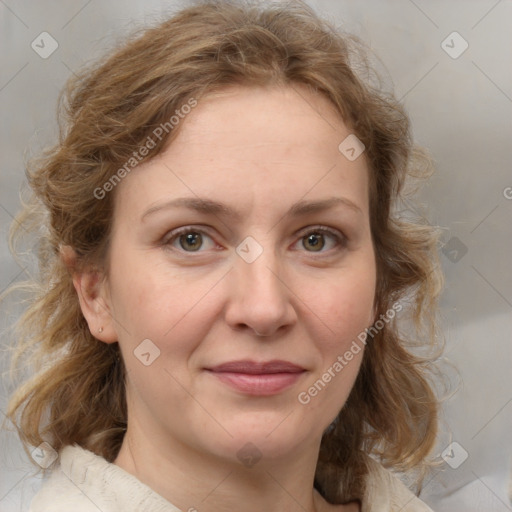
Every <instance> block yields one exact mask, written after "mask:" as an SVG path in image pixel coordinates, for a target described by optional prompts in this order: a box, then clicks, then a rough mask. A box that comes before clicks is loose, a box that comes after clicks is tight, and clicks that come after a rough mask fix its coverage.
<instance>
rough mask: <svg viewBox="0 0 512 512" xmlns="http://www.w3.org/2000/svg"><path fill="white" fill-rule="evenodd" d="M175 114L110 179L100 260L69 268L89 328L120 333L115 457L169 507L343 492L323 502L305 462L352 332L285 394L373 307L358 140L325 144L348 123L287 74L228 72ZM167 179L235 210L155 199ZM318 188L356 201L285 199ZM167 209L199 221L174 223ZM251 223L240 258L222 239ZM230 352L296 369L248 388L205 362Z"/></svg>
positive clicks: (204, 507) (258, 503) (310, 460)
mask: <svg viewBox="0 0 512 512" xmlns="http://www.w3.org/2000/svg"><path fill="white" fill-rule="evenodd" d="M181 122H182V123H184V124H183V126H181V127H180V128H181V131H180V133H179V134H178V136H177V138H176V139H175V141H173V143H172V144H171V145H170V146H169V147H168V148H167V149H166V150H165V152H163V153H162V154H160V155H159V156H157V157H155V158H154V159H152V160H150V161H148V162H146V163H144V164H141V165H139V166H138V167H136V168H135V169H134V170H133V171H132V172H131V173H130V174H129V175H128V176H127V177H126V178H124V180H123V181H122V182H121V183H120V184H119V185H118V186H117V189H116V190H115V194H116V199H115V212H114V222H113V231H112V237H111V245H110V250H109V256H108V258H109V260H108V271H106V272H105V274H104V275H102V274H99V273H98V272H95V271H93V270H90V271H84V272H82V273H80V274H76V275H75V278H74V283H75V287H76V289H77V292H78V294H79V297H80V301H81V306H82V310H83V312H84V315H85V317H86V319H87V321H88V324H89V327H90V329H91V332H92V333H93V334H94V336H96V337H97V338H98V339H99V340H101V341H103V342H105V343H113V342H116V341H118V342H119V344H120V348H121V352H122V355H123V359H124V361H125V365H126V368H127V383H126V385H127V400H128V430H127V434H126V436H125V440H124V443H123V446H122V448H121V451H120V453H119V456H118V458H117V459H116V461H115V463H116V464H118V465H119V466H120V467H122V468H123V469H125V470H126V471H128V472H130V473H132V474H134V475H135V476H137V477H138V478H139V479H140V480H141V481H143V482H144V483H146V484H147V485H149V486H150V487H151V488H153V489H154V490H155V491H156V492H158V493H159V494H161V495H162V496H164V497H165V498H167V499H168V500H169V501H171V502H172V503H173V504H175V505H176V506H177V507H179V508H180V509H182V510H191V509H193V508H195V509H197V510H198V511H200V512H203V511H207V512H217V511H220V510H237V509H239V508H240V506H241V504H243V507H242V508H243V509H244V510H245V511H248V512H251V511H261V510H265V511H270V512H271V511H281V512H282V511H290V512H291V511H304V510H306V511H325V510H347V511H348V510H358V506H357V505H356V504H351V505H336V506H335V505H330V504H328V503H326V502H325V500H323V498H321V496H320V495H319V494H318V493H317V492H316V491H314V490H313V478H314V470H315V465H316V460H317V457H318V450H319V446H320V441H321V437H322V433H323V431H324V430H325V429H326V428H327V426H328V425H329V424H330V423H331V422H332V420H333V419H334V418H335V416H336V415H337V413H338V412H339V410H340V409H341V408H342V406H343V404H344V403H345V401H346V399H347V397H348V394H349V392H350V390H351V388H352V386H353V384H354V382H355V378H356V376H357V373H358V370H359V367H360V363H361V360H362V355H363V350H361V351H360V352H359V353H357V354H355V355H354V357H353V359H352V360H351V361H350V362H349V363H348V364H347V365H346V366H344V367H343V370H342V371H339V372H337V373H335V377H333V378H332V379H331V381H330V382H329V383H328V384H327V385H326V386H325V387H324V388H323V389H322V390H321V391H319V392H318V394H317V395H316V396H314V397H312V398H311V400H310V401H309V403H307V404H305V405H303V404H301V403H300V402H299V401H298V395H299V393H300V392H303V391H307V390H308V388H309V387H310V386H312V385H313V384H314V383H315V381H317V380H318V379H319V378H321V376H322V374H324V372H325V371H326V370H327V369H328V368H329V367H332V365H333V363H334V362H335V361H336V360H337V358H338V356H340V355H343V354H344V353H345V352H346V351H347V350H348V349H349V347H350V346H351V344H352V342H353V340H355V339H356V338H357V335H358V334H359V333H361V332H362V331H363V330H364V329H365V328H366V327H368V326H369V325H371V324H372V322H373V315H374V312H373V307H372V306H373V300H374V294H375V284H376V267H375V255H374V249H373V244H372V240H371V233H370V220H369V208H368V206H369V205H368V168H367V163H366V161H365V158H364V154H363V155H362V156H361V157H359V158H357V159H356V160H355V161H349V160H348V159H347V158H345V156H344V155H343V154H341V153H340V151H339V150H338V145H339V144H340V143H341V141H343V140H344V139H345V138H346V137H347V136H348V135H349V134H350V133H351V132H350V129H349V128H348V127H347V126H345V124H344V123H343V121H342V120H341V118H340V117H339V115H338V114H337V113H336V112H335V110H334V108H333V107H332V106H331V104H330V103H329V102H328V100H327V99H325V98H324V97H322V96H320V95H318V94H314V93H312V92H309V91H308V90H307V89H306V88H304V87H300V86H293V87H290V86H287V87H281V88H278V87H272V88H244V87H232V88H229V89H226V90H224V91H222V92H221V93H217V94H215V95H211V96H209V97H207V98H203V99H202V100H201V101H200V102H199V104H198V106H197V107H195V108H194V109H193V110H192V112H191V113H190V114H188V115H187V117H186V118H185V119H184V120H183V121H181ZM181 197H187V198H196V199H197V198H198V197H200V198H207V199H210V200H214V201H218V202H222V203H225V204H226V205H228V206H229V207H231V208H233V209H234V210H236V211H238V212H239V215H240V217H239V218H236V217H235V216H233V215H224V214H222V213H216V214H206V213H203V212H197V211H193V210H192V209H189V208H185V207H179V208H177V207H163V208H159V207H160V206H162V205H164V204H166V203H168V202H169V201H171V200H173V199H176V198H181ZM332 197H338V198H345V199H346V200H348V201H350V202H352V203H353V204H354V205H355V206H356V208H352V207H349V206H346V205H344V204H338V205H336V206H334V207H332V208H330V209H328V210H325V211H320V212H309V213H305V214H302V215H300V216H288V215H287V212H288V210H289V209H290V207H291V206H292V205H293V204H294V203H296V202H298V201H308V202H310V201H319V200H325V199H329V198H332ZM148 210H152V211H151V212H150V213H148V214H147V215H146V216H145V217H144V218H143V219H142V216H143V215H144V213H145V212H147V211H148ZM318 226H324V227H326V228H330V229H332V230H334V231H335V233H336V234H338V235H339V236H340V237H342V241H341V242H337V240H336V238H335V237H333V236H332V235H331V234H329V233H327V234H324V235H323V236H322V233H320V234H319V235H317V236H316V237H313V243H311V242H310V240H311V238H308V237H310V235H311V234H314V233H315V232H316V233H318ZM181 227H190V231H192V232H193V233H194V232H195V233H197V232H198V230H199V233H200V234H201V233H202V239H201V236H198V235H197V234H196V235H195V237H194V235H193V234H192V242H193V243H190V240H191V239H190V238H188V239H186V237H184V236H182V237H181V239H180V237H179V235H178V236H174V235H175V233H174V232H175V230H176V229H177V228H181ZM248 236H251V237H252V238H253V239H254V240H256V242H257V244H259V247H261V249H262V251H263V252H262V253H261V254H260V255H259V257H258V258H257V259H256V260H255V261H254V262H252V263H247V261H245V260H244V259H243V258H242V257H241V256H240V255H239V254H238V253H237V251H236V249H237V247H238V246H239V244H240V243H241V242H242V241H243V240H244V239H245V238H246V237H248ZM343 237H345V238H346V240H345V242H344V241H343V239H344V238H343ZM187 240H189V244H188V245H187ZM180 242H181V243H182V244H183V245H184V247H185V248H183V245H180ZM315 242H316V245H315ZM322 244H325V245H323V246H322ZM191 247H193V248H195V247H199V249H198V250H196V251H193V250H191V249H190V248H191ZM315 248H316V249H318V248H320V250H315ZM252 250H253V249H250V251H252ZM100 327H103V331H102V332H101V333H99V332H98V329H99V328H100ZM145 339H149V340H151V343H152V344H154V346H156V347H158V350H159V351H160V354H159V357H157V358H156V359H154V361H152V362H151V364H149V365H147V366H146V365H144V364H142V363H141V361H140V360H139V359H138V358H137V357H136V356H135V355H134V351H137V347H138V346H139V344H140V343H141V342H142V340H145ZM146 343H147V342H146ZM148 346H149V347H153V345H148ZM150 351H153V352H152V353H154V349H153V348H151V349H150ZM146 352H147V351H146ZM145 357H146V359H147V356H145ZM152 358H153V356H151V357H150V359H152ZM240 359H249V360H252V361H258V362H261V361H269V360H274V359H279V360H286V361H289V362H292V363H294V364H296V365H299V366H300V367H302V368H303V369H304V371H303V372H302V373H301V374H300V376H299V377H298V379H297V380H296V381H295V382H294V383H293V384H292V385H291V387H289V388H287V389H285V390H283V391H281V392H279V393H277V394H274V395H271V396H258V395H248V394H246V393H243V392H240V391H238V390H236V389H234V388H232V387H230V386H229V385H227V384H225V383H224V382H222V381H221V380H220V379H219V378H218V377H217V376H215V375H213V374H212V373H211V372H209V371H206V370H205V368H211V367H213V366H215V365H218V364H220V363H225V362H228V361H233V360H240ZM247 443H252V445H249V446H250V448H247V447H246V448H245V450H246V451H247V450H249V451H251V450H252V452H251V454H252V455H254V456H255V457H256V456H259V455H261V459H260V460H259V461H257V463H256V464H254V465H253V466H252V467H249V466H247V465H244V464H243V463H241V461H240V459H239V457H238V456H237V453H238V452H239V450H240V449H242V448H243V447H244V446H246V445H247ZM254 447H255V448H254Z"/></svg>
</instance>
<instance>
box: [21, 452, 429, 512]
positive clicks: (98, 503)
mask: <svg viewBox="0 0 512 512" xmlns="http://www.w3.org/2000/svg"><path fill="white" fill-rule="evenodd" d="M366 483H367V485H366V493H365V496H363V500H362V512H399V511H400V512H432V510H431V509H430V508H429V507H428V506H427V505H425V504H424V503H423V502H422V501H420V500H419V499H418V498H417V497H416V496H415V495H414V494H412V493H411V491H409V489H407V487H405V485H404V484H403V483H402V482H401V481H400V480H398V478H396V477H395V476H394V475H393V474H392V473H391V472H390V471H388V470H387V469H385V468H384V467H382V466H381V465H380V464H378V463H376V462H375V463H374V464H372V467H371V471H370V473H369V475H368V480H367V482H366ZM29 512H181V511H180V510H179V509H177V508H176V507H175V506H173V505H172V504H171V503H169V502H168V501H167V500H165V499H164V498H163V497H162V496H160V495H158V494H157V493H156V492H154V491H153V490H152V489H150V488H149V487H148V486H147V485H145V484H143V483H142V482H140V481H139V480H138V479H137V478H136V477H134V476H133V475H131V474H130V473H127V472H126V471H124V470H123V469H121V468H120V467H119V466H116V465H115V464H111V463H109V462H107V461H106V460H105V459H103V458H102V457H99V456H97V455H95V454H94V453H92V452H90V451H87V450H84V449H83V448H81V447H79V446H66V447H65V448H64V449H63V450H62V451H61V454H60V462H59V465H58V466H57V467H56V468H55V469H54V470H53V471H52V473H51V475H50V477H49V478H48V480H46V481H45V483H44V484H43V486H42V488H41V490H40V491H39V492H38V493H37V495H36V496H35V497H34V499H33V500H32V504H31V506H30V509H29ZM185 512H187V511H185Z"/></svg>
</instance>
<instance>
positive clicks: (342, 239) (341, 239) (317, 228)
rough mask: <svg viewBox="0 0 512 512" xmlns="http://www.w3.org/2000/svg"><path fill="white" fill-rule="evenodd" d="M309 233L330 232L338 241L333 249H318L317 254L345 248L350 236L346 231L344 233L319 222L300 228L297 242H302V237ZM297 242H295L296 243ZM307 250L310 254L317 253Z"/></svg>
mask: <svg viewBox="0 0 512 512" xmlns="http://www.w3.org/2000/svg"><path fill="white" fill-rule="evenodd" d="M308 233H322V234H328V235H330V236H331V237H333V238H334V239H335V241H336V247H333V248H332V249H330V250H327V251H317V252H316V254H326V253H330V252H331V251H335V250H340V249H342V248H344V247H345V246H346V245H347V243H348V238H347V237H346V236H345V234H344V233H342V232H341V231H339V230H337V229H334V228H329V227H327V226H324V225H322V224H318V225H314V226H307V227H306V228H303V229H301V230H299V231H298V232H297V233H296V236H299V239H298V240H297V242H300V241H301V240H302V238H304V237H305V236H306V235H307V234H308ZM297 242H294V245H295V244H296V243H297ZM305 252H307V253H308V254H315V251H305Z"/></svg>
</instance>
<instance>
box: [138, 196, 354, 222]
mask: <svg viewBox="0 0 512 512" xmlns="http://www.w3.org/2000/svg"><path fill="white" fill-rule="evenodd" d="M336 206H344V207H345V208H348V209H350V210H352V211H353V212H355V213H358V214H360V215H362V214H363V212H362V210H361V208H359V206H357V205H356V204H355V203H354V202H352V201H351V200H350V199H347V198H345V197H330V198H328V199H322V200H319V201H298V202H297V203H295V204H293V205H292V206H291V208H290V209H289V210H288V212H287V213H286V214H285V217H300V216H303V215H307V214H313V213H319V212H322V211H326V210H330V209H332V208H334V207H336ZM172 208H188V209H190V210H195V211H197V212H199V213H203V214H206V215H215V216H220V217H230V218H232V219H234V220H236V221H239V220H241V219H242V214H241V213H240V212H239V211H237V210H235V209H234V208H232V207H231V206H228V205H227V204H224V203H220V202H218V201H213V200H211V199H205V198H200V197H180V198H177V199H173V200H171V201H167V202H166V203H163V204H159V205H155V206H152V207H151V208H149V209H148V210H146V211H145V212H144V213H143V214H142V217H141V220H145V219H146V217H148V216H150V215H152V214H154V213H156V212H159V211H161V210H168V209H172Z"/></svg>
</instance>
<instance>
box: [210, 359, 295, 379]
mask: <svg viewBox="0 0 512 512" xmlns="http://www.w3.org/2000/svg"><path fill="white" fill-rule="evenodd" d="M207 369H208V370H210V371H212V372H218V373H247V374H251V375H261V374H271V373H300V372H303V371H304V368H302V367H301V366H298V365H296V364H293V363H290V362H289V361H281V360H273V361H266V362H256V361H250V360H241V361H229V362H227V363H222V364H219V365H217V366H213V367H212V368H207Z"/></svg>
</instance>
